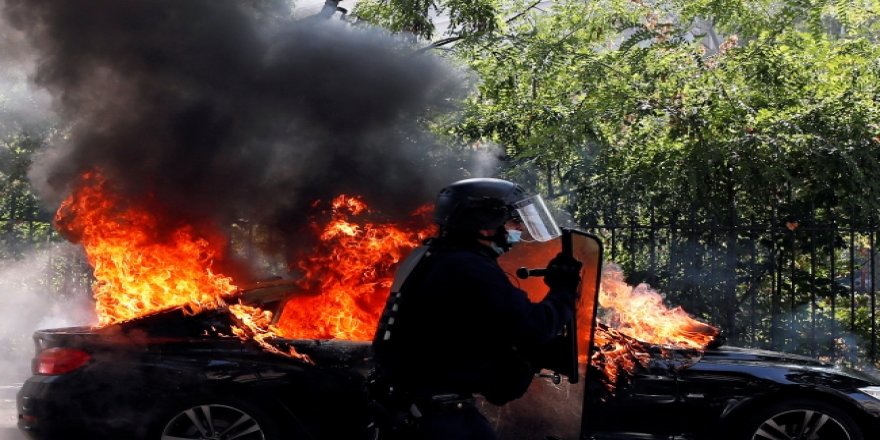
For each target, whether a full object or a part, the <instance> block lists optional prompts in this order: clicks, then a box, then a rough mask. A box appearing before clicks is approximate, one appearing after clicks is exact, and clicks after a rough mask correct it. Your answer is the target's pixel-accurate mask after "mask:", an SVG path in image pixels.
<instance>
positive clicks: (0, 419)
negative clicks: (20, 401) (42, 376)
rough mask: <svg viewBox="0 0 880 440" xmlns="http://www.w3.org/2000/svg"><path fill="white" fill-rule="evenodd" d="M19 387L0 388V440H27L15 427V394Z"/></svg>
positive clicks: (7, 386)
mask: <svg viewBox="0 0 880 440" xmlns="http://www.w3.org/2000/svg"><path fill="white" fill-rule="evenodd" d="M18 388H19V385H6V386H0V440H25V436H24V435H22V433H20V432H19V431H18V428H16V427H15V421H16V418H17V417H18V415H17V413H16V411H15V393H16V392H18Z"/></svg>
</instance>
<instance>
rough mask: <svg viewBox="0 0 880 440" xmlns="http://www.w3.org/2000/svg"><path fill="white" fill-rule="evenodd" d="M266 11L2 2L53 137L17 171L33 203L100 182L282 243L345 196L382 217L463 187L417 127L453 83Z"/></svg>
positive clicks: (429, 60)
mask: <svg viewBox="0 0 880 440" xmlns="http://www.w3.org/2000/svg"><path fill="white" fill-rule="evenodd" d="M275 3H278V2H274V3H272V2H268V1H263V2H260V1H254V2H241V1H233V0H187V1H179V0H130V1H124V2H121V1H118V0H93V1H90V2H88V4H83V3H81V2H59V1H55V0H6V4H5V7H4V9H3V13H4V15H5V17H6V19H7V20H8V21H9V22H10V23H11V24H13V25H14V26H15V28H16V29H17V30H18V31H20V32H22V33H23V34H24V36H25V37H26V39H27V42H28V43H29V44H30V45H31V46H32V47H34V48H35V50H36V51H37V54H38V56H39V64H38V65H39V67H38V69H37V70H36V74H35V77H34V79H35V82H36V84H38V85H39V86H41V87H43V88H44V89H45V90H48V91H49V92H50V93H51V95H52V97H53V108H54V110H55V111H56V112H57V114H58V115H59V116H60V117H61V119H62V120H63V121H64V123H65V127H67V129H66V131H65V135H64V136H62V137H59V138H58V140H57V141H56V142H55V143H54V144H53V146H52V148H50V149H49V150H47V151H45V152H44V153H43V154H41V155H39V156H38V157H37V158H36V160H35V164H34V166H33V167H32V169H31V173H30V178H31V181H32V183H33V185H34V186H35V187H36V188H37V189H38V191H39V193H40V194H41V197H42V198H43V200H44V201H46V202H47V203H48V204H49V205H50V207H54V206H57V204H58V203H59V202H60V201H61V200H62V199H63V198H64V197H65V196H66V195H67V194H69V192H70V191H71V190H72V188H74V187H75V186H76V184H77V182H78V179H79V177H80V176H81V175H82V174H83V173H84V172H87V171H90V170H95V169H98V170H101V172H102V173H103V174H104V175H105V176H106V177H107V178H108V179H109V180H110V182H112V184H113V185H114V187H115V189H116V190H117V191H119V192H121V193H122V194H124V195H125V197H126V198H128V199H130V200H133V201H137V200H142V199H145V198H147V197H149V198H152V199H153V200H159V201H161V203H162V204H163V205H164V206H166V207H167V208H168V209H169V210H172V211H173V212H174V213H175V217H176V218H177V219H185V220H190V221H204V220H209V221H211V222H213V223H216V224H219V225H229V224H231V223H232V222H234V221H236V220H237V219H240V218H247V219H248V220H250V221H254V222H257V223H260V224H263V225H267V226H269V227H270V228H272V230H273V232H280V233H282V234H284V236H287V237H294V236H296V235H297V231H299V230H300V229H301V228H302V227H303V226H304V225H305V222H306V220H307V217H308V216H307V211H308V209H309V206H310V204H311V203H312V202H313V201H315V200H318V199H320V200H328V199H331V198H333V197H335V196H336V195H338V194H340V193H348V194H352V193H354V194H359V195H362V196H363V197H364V199H365V200H366V201H367V203H369V204H370V205H371V207H373V208H374V209H376V210H378V211H382V212H385V213H386V214H388V215H392V216H394V215H400V214H403V213H408V212H410V211H411V210H413V209H415V208H416V207H417V206H419V205H421V204H424V203H425V202H429V201H432V200H433V197H434V195H435V194H436V192H437V191H438V190H439V188H440V187H442V186H443V185H444V184H446V183H448V182H449V181H450V180H454V179H457V178H459V177H461V175H462V172H461V171H460V170H461V169H462V168H464V167H467V166H468V165H467V164H468V163H470V162H471V161H470V159H462V160H459V159H456V158H455V157H456V156H455V155H452V154H450V151H449V148H448V147H445V146H443V145H441V144H440V143H439V142H438V141H437V140H436V139H434V138H433V137H432V136H431V135H429V134H428V133H427V132H426V131H425V130H423V129H422V127H423V121H424V120H425V118H426V117H428V116H429V115H430V114H432V112H437V111H447V110H449V109H450V108H452V107H451V106H452V105H453V104H454V102H455V100H456V99H458V98H460V97H461V96H463V94H464V93H465V91H466V88H465V86H466V84H467V83H468V77H467V75H465V74H463V73H462V72H460V71H457V70H455V69H453V68H451V67H449V66H448V65H447V64H446V63H444V62H443V61H442V60H441V59H439V58H437V57H435V56H433V55H431V54H430V53H417V52H416V51H414V50H412V48H411V47H409V46H408V44H407V42H406V41H405V40H403V39H400V38H397V37H394V36H392V35H390V34H389V33H387V32H385V31H383V30H379V29H374V28H366V27H355V26H351V25H347V24H346V23H344V22H342V21H340V20H324V19H317V17H309V18H306V19H301V20H293V19H291V18H289V17H290V14H289V11H287V10H285V9H284V7H283V6H278V5H276V4H275Z"/></svg>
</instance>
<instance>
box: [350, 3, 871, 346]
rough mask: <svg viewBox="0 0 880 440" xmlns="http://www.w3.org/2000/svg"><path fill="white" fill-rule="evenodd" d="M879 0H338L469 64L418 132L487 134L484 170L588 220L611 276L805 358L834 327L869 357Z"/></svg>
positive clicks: (831, 337)
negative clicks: (445, 19)
mask: <svg viewBox="0 0 880 440" xmlns="http://www.w3.org/2000/svg"><path fill="white" fill-rule="evenodd" d="M432 9H433V10H436V11H446V13H447V14H448V15H449V17H450V18H449V26H448V27H447V28H445V29H443V30H438V28H437V27H436V26H432V25H431V24H430V21H431V18H432V17H434V18H435V21H436V17H438V15H437V14H436V13H431V11H432ZM878 11H880V4H878V2H876V1H866V2H851V1H818V0H798V1H764V0H758V1H743V0H709V1H707V0H700V1H676V0H658V1H638V0H597V1H571V0H562V1H553V2H547V1H545V2H529V1H504V2H502V1H478V2H473V6H471V7H464V6H463V5H462V4H460V3H459V2H456V1H439V0H438V1H413V0H388V1H385V0H368V1H364V2H361V3H360V4H359V5H358V8H357V10H356V11H355V12H356V14H357V15H358V17H360V18H361V19H363V20H367V21H371V22H377V23H381V24H382V25H385V26H389V27H391V28H393V29H396V30H399V31H401V32H412V33H414V34H415V35H416V36H417V37H418V38H421V39H423V41H424V44H425V46H426V47H430V48H432V49H434V50H442V51H444V52H445V53H447V54H448V56H449V57H450V59H453V60H455V61H456V62H460V63H463V64H465V65H468V66H470V67H471V68H472V69H474V70H475V71H477V72H478V73H479V75H480V78H481V81H482V82H481V84H480V87H479V90H478V93H476V94H475V95H474V96H472V97H471V98H470V100H469V101H468V102H467V103H466V105H465V106H464V107H463V108H462V109H461V111H460V112H459V113H458V114H456V115H454V116H449V117H447V118H445V119H443V120H438V121H436V122H435V123H436V128H437V130H439V131H441V132H444V133H445V134H447V135H449V136H451V137H452V138H454V139H456V140H460V141H464V142H470V143H473V144H481V143H496V144H500V145H503V146H504V148H505V155H504V157H503V159H504V161H503V164H504V166H503V171H502V174H503V175H504V176H505V177H508V178H510V179H513V180H516V181H518V182H522V183H524V184H526V185H528V186H530V187H532V188H535V189H537V190H540V191H541V192H542V193H544V194H548V195H549V198H551V199H553V200H554V203H555V205H556V206H557V207H559V208H560V209H562V210H565V211H567V212H570V213H572V214H573V222H574V223H575V224H577V225H581V226H588V227H591V228H594V229H593V230H594V231H595V232H597V233H599V234H601V235H603V236H604V237H605V242H606V247H609V248H610V254H611V255H612V256H613V258H614V260H615V261H616V262H618V263H620V264H622V265H623V266H624V267H625V268H626V270H627V273H628V274H629V277H630V281H632V282H640V281H647V282H650V283H651V284H652V285H654V286H656V287H658V288H660V290H661V291H663V292H664V293H665V294H666V296H667V300H668V302H669V303H671V304H682V305H684V306H685V308H686V309H687V310H689V311H690V312H692V313H694V314H696V315H698V316H700V317H702V318H703V319H707V320H709V321H711V322H713V323H715V324H717V325H720V326H721V327H722V328H723V330H724V331H725V332H726V333H727V335H728V337H729V338H730V339H732V340H733V342H736V343H741V344H747V345H756V346H765V347H770V348H777V349H787V350H791V351H801V352H807V353H809V354H814V355H818V354H833V353H836V352H839V350H840V347H841V345H842V343H844V342H847V343H849V344H850V346H852V345H853V344H856V345H859V344H861V346H862V347H868V348H866V349H864V350H863V351H862V352H860V353H858V354H857V355H856V357H859V358H861V359H864V358H870V359H876V358H877V352H876V338H877V328H876V322H877V317H876V298H875V286H874V285H873V276H872V275H873V272H874V267H875V266H876V259H875V256H874V247H873V244H874V243H873V242H874V239H875V232H876V231H875V229H876V224H877V209H878V201H880V200H878V190H880V187H878V184H880V182H878V179H877V178H876V176H878V175H880V174H878V171H880V169H878V161H880V148H878V147H880V137H878V134H880V107H878V96H880V95H878V84H880V81H878V80H880V78H878V76H880V61H878V60H880V49H878V45H877V37H878ZM441 16H442V15H441ZM856 279H858V280H859V283H860V284H859V283H857V282H856ZM843 330H845V331H847V332H849V333H848V336H847V337H845V338H841V337H840V335H841V334H842V331H843ZM856 341H860V342H856ZM865 341H870V342H867V343H866V342H865Z"/></svg>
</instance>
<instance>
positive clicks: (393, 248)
mask: <svg viewBox="0 0 880 440" xmlns="http://www.w3.org/2000/svg"><path fill="white" fill-rule="evenodd" d="M426 212H427V211H426V209H425V208H422V209H420V210H418V211H417V212H415V213H413V217H412V221H411V222H410V223H409V224H406V223H402V224H391V223H375V222H370V221H368V220H366V219H365V217H368V216H369V215H370V214H371V213H370V211H369V209H368V207H367V205H366V203H364V201H363V200H362V199H361V198H358V197H350V196H346V195H341V196H339V197H337V198H336V199H334V200H333V201H332V203H331V204H330V220H329V221H328V222H326V223H325V224H319V223H317V222H316V223H314V224H313V227H314V229H315V232H316V233H317V234H318V237H319V238H320V242H319V244H318V245H317V247H316V248H315V249H311V250H310V253H309V255H307V256H306V257H304V258H303V259H302V260H300V261H299V262H298V264H297V266H298V268H299V269H300V270H301V271H302V272H303V278H302V280H301V282H300V285H301V286H302V288H303V289H304V290H305V291H306V295H302V296H297V297H294V298H293V299H291V300H290V301H288V303H287V305H286V306H285V308H284V312H283V313H282V314H281V318H280V319H279V322H278V323H277V327H278V329H279V332H280V334H281V335H282V336H284V337H287V338H306V339H309V338H316V339H325V338H330V339H346V340H355V341H368V340H370V339H372V337H373V333H374V332H375V331H376V325H377V324H378V321H379V316H380V315H381V313H382V308H383V306H384V304H385V299H386V298H387V296H388V289H389V288H390V287H391V283H392V282H393V277H394V269H395V268H396V266H397V263H398V262H399V261H400V260H401V259H402V258H404V257H405V256H406V255H407V254H408V253H409V252H410V251H412V250H413V249H414V248H415V247H416V246H418V244H419V243H420V242H421V241H423V240H424V239H425V238H427V237H428V236H429V235H430V233H431V232H432V228H431V227H429V226H427V225H428V224H429V222H428V221H427V220H426V218H425V217H426V216H425V215H424V214H425V213H426Z"/></svg>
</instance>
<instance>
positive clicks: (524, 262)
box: [480, 229, 602, 440]
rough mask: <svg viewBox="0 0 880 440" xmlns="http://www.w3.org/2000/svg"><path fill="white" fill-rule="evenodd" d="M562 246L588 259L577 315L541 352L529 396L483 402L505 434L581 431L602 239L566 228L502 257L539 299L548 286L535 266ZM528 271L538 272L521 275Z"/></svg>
mask: <svg viewBox="0 0 880 440" xmlns="http://www.w3.org/2000/svg"><path fill="white" fill-rule="evenodd" d="M563 251H565V252H571V253H572V256H573V257H575V258H576V259H578V260H579V261H580V262H581V263H583V269H582V271H581V286H580V288H581V296H580V300H579V301H578V304H577V310H576V314H577V319H576V320H575V321H574V322H573V323H570V324H569V326H567V328H566V331H565V332H563V333H562V334H560V335H559V336H558V337H557V340H555V341H553V342H552V343H551V344H549V345H548V346H547V348H546V350H543V351H542V352H541V353H540V354H539V359H537V362H539V363H540V364H541V365H540V366H541V367H542V370H541V374H540V376H539V377H537V378H536V379H535V380H534V381H533V382H532V384H531V386H530V387H529V390H528V391H527V392H526V394H525V396H523V397H522V398H520V399H518V400H515V401H513V402H510V403H508V404H506V405H504V406H501V407H497V406H494V405H491V404H489V403H488V402H480V409H481V411H483V414H485V415H486V417H487V418H488V419H489V421H490V422H491V423H492V424H493V425H494V428H495V431H496V432H497V434H498V438H499V439H501V440H507V439H511V440H512V439H517V440H529V439H536V440H545V439H547V438H558V439H562V440H575V439H579V438H580V435H581V422H582V420H581V418H582V412H583V402H584V390H585V386H586V383H587V380H585V377H584V375H585V374H586V372H587V371H588V370H587V368H586V363H587V359H588V358H589V355H590V351H589V350H590V347H591V346H592V338H593V329H594V326H595V323H596V306H597V303H598V295H599V281H600V278H601V268H602V245H601V242H600V241H599V239H598V238H597V237H595V236H594V235H591V234H587V233H585V232H581V231H577V230H568V229H566V230H563V235H562V236H561V237H559V238H557V239H554V240H551V241H548V242H544V243H539V242H532V243H519V244H517V245H516V246H514V247H513V249H512V250H511V251H510V252H508V253H506V254H504V255H503V256H502V257H501V258H500V259H499V263H500V264H501V266H502V267H503V268H504V270H505V271H506V272H507V273H508V274H509V275H510V277H511V279H512V281H513V283H514V284H515V285H518V286H519V287H520V288H521V289H523V290H525V291H526V292H528V294H529V297H530V298H531V299H532V301H540V300H541V299H542V298H543V297H544V296H545V295H546V294H547V286H546V285H544V281H543V279H542V278H541V277H540V271H534V269H543V268H545V267H546V266H547V263H548V262H549V261H550V259H552V258H553V257H554V256H556V254H558V253H560V252H563ZM517 272H519V276H517ZM529 272H531V273H533V274H535V276H528V277H526V278H521V276H523V275H527V274H528V273H529ZM573 329H574V332H572V330H573Z"/></svg>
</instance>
